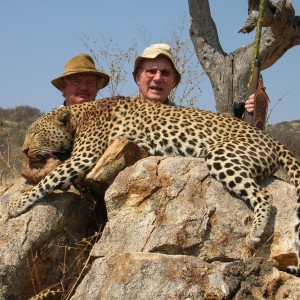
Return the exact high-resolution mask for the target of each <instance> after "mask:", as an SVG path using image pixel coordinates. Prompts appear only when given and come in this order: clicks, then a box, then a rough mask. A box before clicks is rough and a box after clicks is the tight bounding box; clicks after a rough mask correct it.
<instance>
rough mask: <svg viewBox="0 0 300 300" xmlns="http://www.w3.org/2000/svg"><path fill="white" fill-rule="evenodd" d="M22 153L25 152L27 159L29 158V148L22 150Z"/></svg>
mask: <svg viewBox="0 0 300 300" xmlns="http://www.w3.org/2000/svg"><path fill="white" fill-rule="evenodd" d="M22 152H23V153H24V154H25V155H26V156H27V157H29V156H28V152H29V148H24V149H22Z"/></svg>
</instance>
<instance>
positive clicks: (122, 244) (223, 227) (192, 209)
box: [91, 157, 297, 270]
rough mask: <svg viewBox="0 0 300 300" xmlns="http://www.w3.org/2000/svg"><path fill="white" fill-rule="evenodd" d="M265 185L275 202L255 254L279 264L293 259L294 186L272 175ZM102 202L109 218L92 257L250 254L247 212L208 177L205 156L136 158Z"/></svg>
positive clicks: (228, 256) (226, 258)
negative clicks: (247, 245)
mask: <svg viewBox="0 0 300 300" xmlns="http://www.w3.org/2000/svg"><path fill="white" fill-rule="evenodd" d="M264 184H265V185H267V186H268V190H269V191H270V192H271V194H273V197H274V199H273V200H274V207H273V209H272V216H271V220H270V222H269V224H268V226H267V228H266V233H265V234H264V236H263V244H262V245H261V247H259V248H258V249H257V250H256V251H255V255H258V256H261V257H265V258H266V259H268V258H269V257H271V259H274V260H275V262H276V263H277V264H278V268H280V269H281V270H283V269H284V268H285V267H286V266H287V264H288V263H292V264H295V263H296V256H295V250H294V248H293V241H294V222H292V219H293V218H294V216H295V210H296V206H297V204H296V201H295V199H296V195H295V191H294V190H295V189H294V187H293V186H291V185H289V184H287V183H284V182H281V181H278V180H274V179H270V180H268V181H266V182H265V183H264ZM105 201H106V208H107V211H108V220H109V222H108V223H107V224H106V227H105V229H104V232H103V235H102V238H101V239H100V241H99V242H98V243H97V244H96V245H95V246H94V248H93V250H92V253H91V255H93V256H95V257H100V256H107V255H112V254H117V253H121V252H141V251H147V252H160V253H165V254H169V255H175V254H177V255H179V254H185V255H193V256H198V257H199V258H201V259H203V260H205V261H217V260H218V261H232V260H236V259H243V258H246V257H251V256H252V255H253V254H254V253H253V251H251V249H248V248H247V247H246V245H245V236H246V232H247V226H245V223H246V221H247V220H248V219H249V218H250V217H251V216H252V211H251V210H250V209H249V208H248V207H247V206H246V205H245V204H244V203H243V201H241V200H240V199H238V198H237V197H235V196H233V195H230V194H229V193H228V192H227V190H225V189H224V188H223V186H222V185H221V184H220V183H219V182H218V181H216V180H214V179H212V178H211V177H210V176H208V171H207V169H206V165H205V162H204V160H201V159H195V158H160V157H149V158H148V159H146V160H141V161H139V162H138V163H137V164H135V165H134V166H133V167H130V168H127V169H125V170H124V171H123V172H121V173H120V174H119V176H118V177H117V178H116V179H115V181H114V182H113V184H112V185H111V186H110V188H109V189H108V190H107V192H106V197H105ZM279 237H280V238H279ZM281 237H283V238H281ZM287 258H288V260H287Z"/></svg>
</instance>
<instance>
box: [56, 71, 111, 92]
mask: <svg viewBox="0 0 300 300" xmlns="http://www.w3.org/2000/svg"><path fill="white" fill-rule="evenodd" d="M82 73H89V74H95V75H96V76H97V77H99V79H100V82H101V85H100V86H99V87H98V88H99V89H103V88H104V87H106V86H107V85H108V83H109V80H110V77H109V76H108V75H107V74H105V73H102V72H99V71H91V70H86V71H85V70H82V71H77V72H68V73H66V74H64V75H62V76H60V77H57V78H55V79H53V80H51V83H52V84H53V85H54V86H55V87H56V88H57V89H58V90H61V80H62V79H63V78H66V77H69V76H71V75H76V74H82Z"/></svg>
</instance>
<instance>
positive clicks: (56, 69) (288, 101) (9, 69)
mask: <svg viewBox="0 0 300 300" xmlns="http://www.w3.org/2000/svg"><path fill="white" fill-rule="evenodd" d="M1 2H2V3H1V10H0V36H1V44H0V66H1V73H0V79H1V83H2V84H1V87H2V93H1V97H0V106H1V107H2V108H9V107H15V106H17V105H29V106H32V107H36V108H38V109H40V110H41V111H44V112H47V111H49V110H51V109H53V108H55V107H57V106H59V105H60V104H61V103H62V101H63V99H62V96H61V94H60V92H59V91H58V90H56V89H55V88H54V87H53V86H52V85H51V84H50V81H51V80H52V79H53V78H55V77H58V76H60V75H61V74H62V73H63V68H64V65H65V63H66V61H67V60H68V59H69V58H71V57H73V56H74V55H77V54H79V53H82V52H87V50H86V48H85V46H84V45H83V42H82V38H83V37H84V36H88V37H89V38H90V39H91V40H97V39H98V40H99V37H100V36H101V35H103V36H105V37H111V38H112V39H113V41H115V42H116V43H118V45H119V47H120V48H121V49H127V48H128V47H129V46H130V45H131V44H132V41H133V40H134V39H135V40H136V41H137V43H138V49H137V50H138V51H139V52H141V51H142V50H143V49H144V48H145V46H146V44H145V42H144V41H143V40H142V38H141V34H140V32H141V30H143V31H146V32H148V33H150V34H151V36H152V40H151V43H155V42H161V41H163V40H166V39H168V38H169V36H170V33H171V32H172V31H174V30H176V28H177V27H178V26H179V25H180V24H182V22H183V21H184V20H185V23H186V25H185V28H186V32H185V34H186V36H187V37H188V28H189V9H188V2H187V0H186V1H183V0H152V1H141V0H128V1H124V0H110V1H99V0H81V1H80V0H51V1H50V0H43V1H41V0H27V1H17V0H2V1H1ZM292 2H293V5H294V8H295V11H296V14H297V15H300V3H299V2H300V1H296V0H294V1H292ZM220 3H221V1H220V0H211V1H210V5H211V12H212V15H213V18H214V20H215V22H216V25H217V28H218V32H219V38H220V40H221V44H222V47H223V49H224V50H225V51H226V52H228V53H229V52H232V51H234V50H235V49H236V48H239V47H240V46H242V45H244V44H247V43H249V42H251V41H253V39H254V33H252V34H249V35H243V34H238V33H237V32H238V30H239V29H240V28H241V27H242V25H243V23H244V21H245V19H246V17H247V3H248V1H247V0H239V1H237V0H227V1H226V7H225V5H224V4H222V8H221V7H220ZM299 57H300V47H299V46H298V47H294V48H293V49H291V50H289V51H288V52H287V53H286V54H285V55H284V57H282V58H281V59H280V60H279V61H278V62H277V63H276V64H275V65H273V66H272V67H271V68H269V69H268V70H265V71H263V77H264V82H265V85H266V87H267V92H268V94H269V97H270V100H271V103H270V108H273V106H274V105H275V104H276V103H277V101H278V99H281V98H282V101H280V102H278V104H276V107H275V108H274V110H273V112H272V114H271V118H270V123H278V122H282V121H290V120H296V119H299V118H300V96H299V95H300V82H299V75H298V70H299ZM106 71H107V72H108V70H106ZM130 71H131V70H130ZM199 71H201V70H199ZM296 72H297V74H296ZM200 87H201V90H202V94H201V96H200V99H199V106H200V107H201V108H203V109H209V110H213V111H214V96H213V93H212V89H211V86H210V82H209V80H208V79H207V78H206V79H203V81H202V83H201V86H200ZM136 90H137V89H136V85H135V83H134V81H133V79H132V78H129V80H128V82H127V83H126V85H125V87H124V89H123V90H122V94H124V95H133V94H134V93H135V91H136ZM100 97H101V94H100V95H99V98H100Z"/></svg>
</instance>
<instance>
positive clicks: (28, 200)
mask: <svg viewBox="0 0 300 300" xmlns="http://www.w3.org/2000/svg"><path fill="white" fill-rule="evenodd" d="M41 198H42V195H41V194H40V193H39V190H38V186H35V187H33V188H32V189H30V190H28V191H26V192H24V193H22V195H21V198H18V199H16V200H13V201H11V202H10V203H9V206H8V215H9V217H17V216H19V215H21V214H23V213H24V212H26V211H27V210H28V209H29V208H30V207H31V206H33V205H34V204H35V203H36V202H37V201H38V200H39V199H41Z"/></svg>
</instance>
